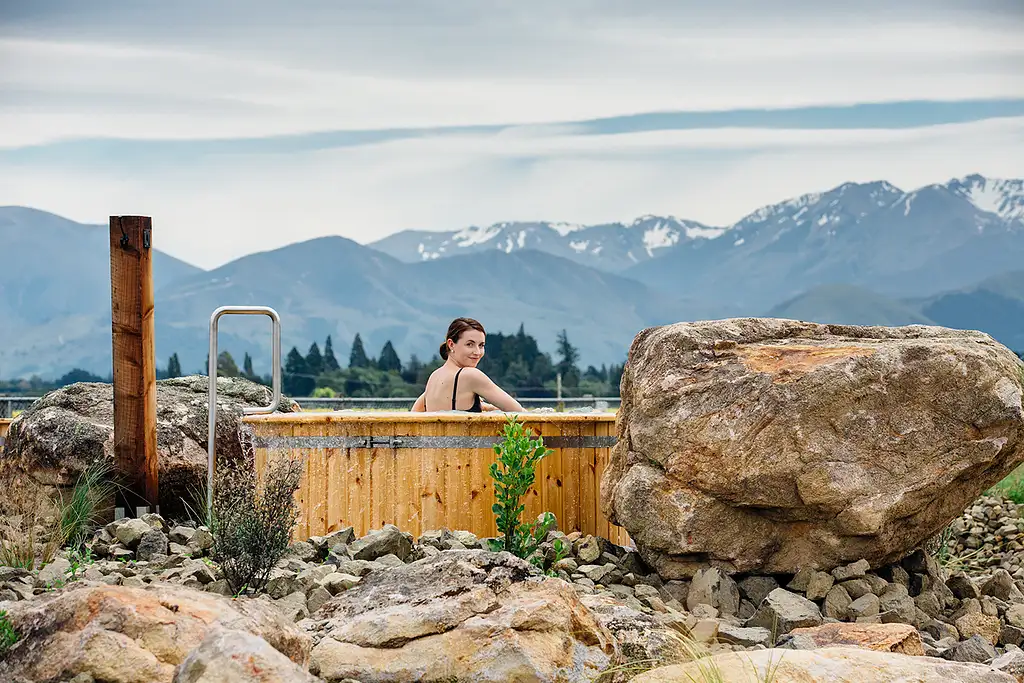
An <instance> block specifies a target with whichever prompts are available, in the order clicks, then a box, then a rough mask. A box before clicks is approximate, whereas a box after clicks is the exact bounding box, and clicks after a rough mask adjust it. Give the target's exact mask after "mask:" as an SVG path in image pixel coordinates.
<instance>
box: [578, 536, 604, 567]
mask: <svg viewBox="0 0 1024 683" xmlns="http://www.w3.org/2000/svg"><path fill="white" fill-rule="evenodd" d="M574 550H575V552H576V557H577V558H578V559H579V561H580V564H594V563H596V562H597V560H598V559H599V558H600V557H601V544H600V543H598V542H597V539H596V538H594V537H593V536H584V537H583V538H581V539H580V540H579V541H578V542H577V543H576V547H575V548H574Z"/></svg>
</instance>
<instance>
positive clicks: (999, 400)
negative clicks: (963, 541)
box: [600, 318, 1024, 579]
mask: <svg viewBox="0 0 1024 683" xmlns="http://www.w3.org/2000/svg"><path fill="white" fill-rule="evenodd" d="M719 342H726V344H725V346H727V347H731V348H727V349H726V348H724V347H723V345H722V344H720V343H719ZM716 343H718V344H719V346H718V349H717V350H716ZM1019 364H1020V360H1019V359H1018V358H1017V357H1016V355H1015V354H1014V353H1013V352H1011V351H1010V350H1009V349H1007V348H1006V347H1005V346H1003V345H1001V344H999V343H997V342H996V341H994V340H993V339H992V338H991V337H990V336H989V335H987V334H984V333H981V332H975V331H964V330H952V329H947V328H941V327H932V326H909V327H859V326H843V325H820V324H815V323H807V322H798V321H792V320H780V319H764V318H744V319H731V320H711V321H700V322H693V323H678V324H674V325H668V326H663V327H655V328H648V329H646V330H643V331H642V332H640V333H639V334H638V335H637V336H636V338H635V339H634V341H633V344H632V346H631V348H630V351H629V357H628V361H627V363H626V368H625V371H624V373H623V377H622V387H621V395H622V404H621V408H620V411H619V420H618V441H617V443H616V445H615V447H614V448H613V449H612V456H611V461H610V463H609V466H608V467H607V469H606V470H605V472H604V475H603V478H602V482H601V485H600V490H601V505H602V510H603V512H604V514H605V516H606V517H607V518H608V520H609V521H610V522H612V523H615V524H619V525H621V526H623V527H624V528H625V529H626V530H627V531H628V532H629V535H630V537H631V538H632V540H633V541H634V542H635V543H636V546H637V549H638V551H639V552H640V554H641V556H642V557H643V559H644V561H645V562H646V563H647V564H648V565H650V566H651V567H652V568H654V569H655V570H656V571H657V572H658V574H659V575H661V577H662V578H666V579H673V578H686V577H690V576H692V575H693V574H694V573H695V572H696V570H697V569H700V568H704V567H707V566H715V567H719V568H720V569H722V570H723V571H725V572H727V573H749V572H757V573H769V574H770V573H794V572H796V571H797V570H798V569H799V568H800V567H803V566H814V567H816V568H817V569H818V570H820V571H827V570H830V569H833V568H836V567H840V566H843V565H845V564H847V563H850V562H855V561H857V560H860V559H864V560H866V561H867V562H868V563H869V564H870V565H871V566H882V565H885V564H890V563H893V562H895V561H897V560H898V559H900V558H901V557H902V556H904V555H905V554H906V553H907V551H909V550H910V549H912V548H916V547H919V546H920V545H921V544H922V543H924V542H925V541H926V540H927V539H930V538H932V537H933V536H935V535H936V534H938V533H939V532H940V531H941V530H942V528H943V527H944V526H945V525H946V524H948V523H949V521H950V520H952V519H954V518H955V517H957V516H959V515H960V514H961V513H962V511H963V510H964V508H965V507H967V505H968V504H969V503H971V502H972V501H973V500H974V499H975V498H976V497H977V495H978V494H980V493H981V492H982V491H984V490H985V489H986V488H988V487H990V486H992V485H993V484H995V483H996V482H998V481H999V480H1000V479H1002V478H1003V477H1004V476H1006V475H1007V474H1008V473H1009V472H1010V471H1012V470H1013V469H1014V468H1015V467H1016V466H1017V465H1018V464H1020V463H1021V462H1022V461H1024V409H1022V406H1021V393H1022V389H1021V376H1020V372H1019V370H1018V368H1019ZM854 403H856V409H852V408H851V406H852V405H854ZM949 415H956V416H957V419H956V420H952V419H950V418H949V417H948V416H949ZM964 424H969V425H972V429H970V430H964V429H963V425H964ZM794 435H799V436H798V437H794Z"/></svg>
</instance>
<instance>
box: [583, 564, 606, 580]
mask: <svg viewBox="0 0 1024 683" xmlns="http://www.w3.org/2000/svg"><path fill="white" fill-rule="evenodd" d="M578 571H579V573H580V574H583V576H585V577H587V578H588V579H590V580H591V581H593V582H594V583H601V582H602V581H603V580H604V578H605V577H606V576H608V574H610V573H611V571H612V567H609V566H608V565H603V566H602V565H597V564H585V565H583V566H582V567H580V568H579V570H578Z"/></svg>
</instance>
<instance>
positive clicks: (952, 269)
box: [624, 182, 1024, 309]
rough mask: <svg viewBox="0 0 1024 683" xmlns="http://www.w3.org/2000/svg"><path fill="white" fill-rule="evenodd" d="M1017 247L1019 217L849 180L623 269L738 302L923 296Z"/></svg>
mask: <svg viewBox="0 0 1024 683" xmlns="http://www.w3.org/2000/svg"><path fill="white" fill-rule="evenodd" d="M990 204H991V202H989V203H988V204H986V205H990ZM1022 253H1024V222H1021V221H1020V220H1017V219H1015V218H1014V217H1013V215H1012V213H1007V215H1006V216H1005V217H1004V216H1001V215H998V214H995V213H992V212H990V211H986V210H982V209H981V208H979V207H978V206H977V205H975V204H974V203H973V202H972V201H971V200H970V199H969V198H967V197H965V196H963V194H962V193H961V192H957V191H954V190H953V189H951V188H950V187H946V186H942V185H932V186H928V187H925V188H921V189H919V190H915V191H913V192H904V191H902V190H900V189H899V188H896V187H895V186H893V185H891V184H889V183H885V182H875V183H867V184H856V183H846V184H843V185H841V186H839V187H836V188H833V189H831V190H829V191H827V192H824V193H811V194H808V195H804V196H801V197H798V198H795V199H792V200H789V201H786V202H782V203H780V204H776V205H773V206H769V207H764V208H763V209H760V210H758V211H756V212H754V213H752V214H750V215H749V216H747V217H745V218H744V219H743V220H741V221H740V222H738V223H737V224H736V225H734V226H732V227H730V229H729V230H728V231H727V232H726V233H725V234H724V235H723V236H722V237H719V238H717V239H714V240H700V241H693V242H687V243H684V244H680V245H677V246H676V247H674V248H673V249H671V250H669V251H668V252H666V253H665V255H664V256H662V257H660V258H658V259H653V260H651V261H648V262H645V263H641V264H638V265H636V266H634V267H632V268H630V269H628V270H626V271H625V273H624V274H625V275H627V276H629V277H633V278H636V279H637V280H639V281H641V282H644V283H646V284H648V285H650V286H652V287H657V288H661V289H663V290H667V291H668V290H675V291H686V290H689V289H692V288H695V287H710V288H712V289H714V290H715V291H716V293H717V295H718V296H719V297H721V299H722V300H725V301H729V302H731V303H733V304H735V307H736V308H737V309H749V308H756V309H765V308H768V307H770V306H772V305H775V304H776V303H778V302H779V301H785V300H788V299H791V298H793V297H795V296H798V295H800V294H801V293H803V292H805V291H807V290H809V289H812V288H813V287H816V286H818V285H825V284H840V283H843V284H851V285H856V286H859V287H864V288H867V289H870V290H872V291H875V292H878V293H880V294H885V295H887V296H891V297H907V296H927V295H929V294H932V293H935V292H938V291H942V290H948V289H956V288H962V287H966V286H970V285H972V284H973V283H975V282H978V281H979V280H981V279H983V278H985V277H987V276H989V275H991V274H993V273H998V272H1001V271H1005V270H1010V269H1012V268H1015V267H1019V260H1020V254H1022Z"/></svg>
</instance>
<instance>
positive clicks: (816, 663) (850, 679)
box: [631, 647, 1015, 683]
mask: <svg viewBox="0 0 1024 683" xmlns="http://www.w3.org/2000/svg"><path fill="white" fill-rule="evenodd" d="M712 668H713V669H714V670H715V671H716V674H717V672H720V673H721V677H720V678H716V679H715V680H722V681H730V682H732V681H751V680H755V679H756V680H759V681H763V680H771V681H772V682H773V683H810V682H811V681H828V682H829V683H906V682H907V681H914V683H1014V680H1015V679H1014V678H1013V677H1012V676H1010V675H1008V674H1005V673H1002V672H1000V671H993V670H992V669H990V668H989V667H987V666H984V665H980V664H963V663H955V662H947V661H943V660H941V659H935V658H932V657H908V656H906V655H902V654H896V653H893V652H876V651H874V650H862V649H858V648H849V647H827V648H822V649H820V650H784V649H771V650H758V651H755V652H739V653H735V652H728V653H723V654H717V655H714V656H713V657H711V658H708V659H702V660H700V662H690V663H687V664H677V665H673V666H666V667H660V668H657V669H652V670H650V671H647V672H645V673H642V674H640V675H639V676H636V677H634V678H633V679H632V680H631V683H679V682H680V681H702V680H709V679H707V678H705V677H703V676H702V673H701V672H702V671H707V670H708V669H712ZM771 672H774V676H772V675H771Z"/></svg>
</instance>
